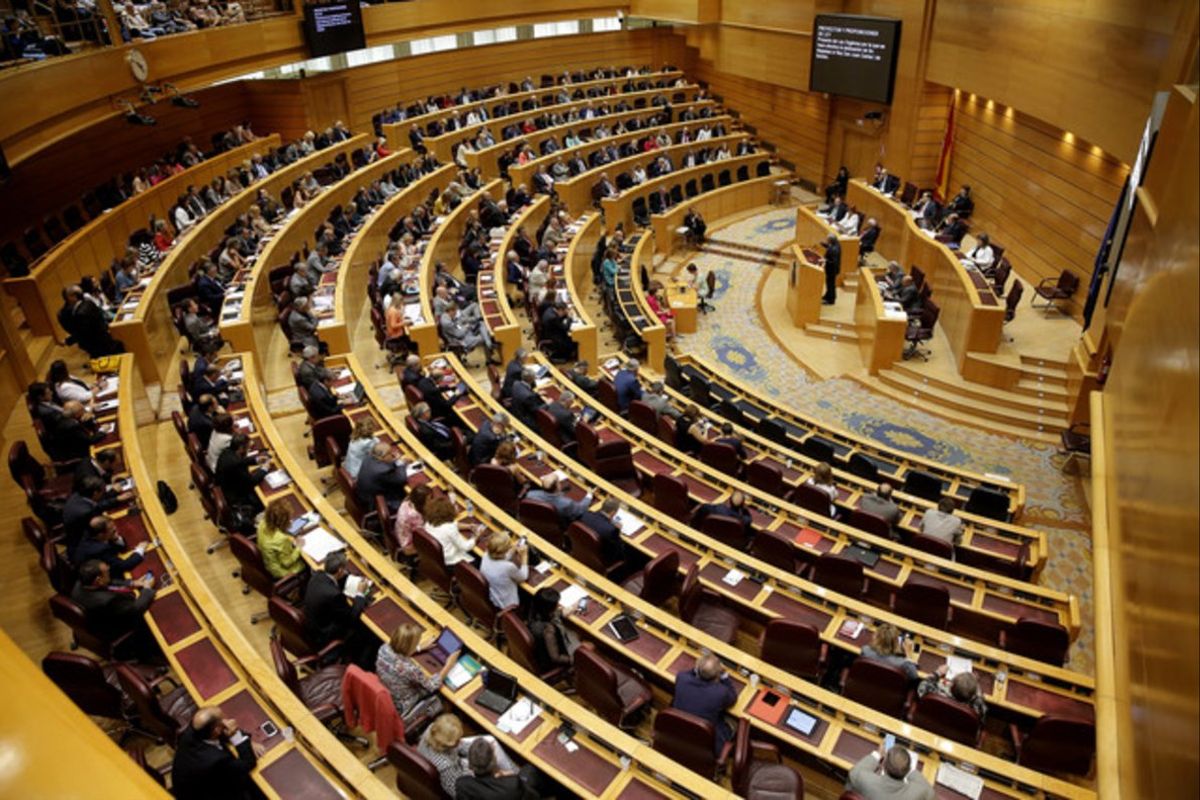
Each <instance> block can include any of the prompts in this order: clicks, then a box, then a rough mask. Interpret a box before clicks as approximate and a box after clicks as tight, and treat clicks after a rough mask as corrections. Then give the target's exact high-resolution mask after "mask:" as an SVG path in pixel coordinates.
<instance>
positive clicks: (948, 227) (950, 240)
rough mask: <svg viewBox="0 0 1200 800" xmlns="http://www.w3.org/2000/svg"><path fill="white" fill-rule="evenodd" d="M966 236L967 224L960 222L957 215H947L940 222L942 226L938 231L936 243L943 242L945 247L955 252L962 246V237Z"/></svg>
mask: <svg viewBox="0 0 1200 800" xmlns="http://www.w3.org/2000/svg"><path fill="white" fill-rule="evenodd" d="M966 235H967V223H965V222H963V221H962V218H961V217H960V216H959V215H958V214H953V213H951V214H947V215H946V218H945V219H943V220H942V225H941V227H940V228H939V229H938V235H937V238H938V241H939V242H945V243H946V246H947V247H949V248H950V249H951V250H956V249H957V248H958V247H959V245H961V244H962V240H963V237H964V236H966Z"/></svg>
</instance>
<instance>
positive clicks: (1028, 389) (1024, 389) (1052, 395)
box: [1011, 378, 1068, 404]
mask: <svg viewBox="0 0 1200 800" xmlns="http://www.w3.org/2000/svg"><path fill="white" fill-rule="evenodd" d="M1011 391H1012V392H1014V393H1016V394H1023V395H1028V396H1029V397H1044V398H1046V399H1048V400H1051V401H1053V402H1055V403H1064V404H1065V403H1066V402H1067V397H1068V395H1067V387H1066V386H1063V385H1061V384H1058V383H1048V382H1046V381H1042V382H1040V383H1039V382H1038V381H1035V380H1033V379H1032V378H1022V379H1021V380H1019V381H1017V385H1016V386H1014V387H1013V388H1012V389H1011Z"/></svg>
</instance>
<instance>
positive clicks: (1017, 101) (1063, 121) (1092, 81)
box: [926, 0, 1196, 161]
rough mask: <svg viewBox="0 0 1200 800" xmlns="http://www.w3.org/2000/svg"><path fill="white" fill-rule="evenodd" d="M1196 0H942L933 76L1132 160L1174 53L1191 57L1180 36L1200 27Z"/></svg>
mask: <svg viewBox="0 0 1200 800" xmlns="http://www.w3.org/2000/svg"><path fill="white" fill-rule="evenodd" d="M1189 6H1190V7H1191V8H1189ZM1194 6H1195V3H1194V2H1192V1H1191V0H1153V2H1145V1H1144V0H1109V1H1108V2H1103V3H1079V2H1075V1H1074V0H1047V1H1046V2H1040V3H1029V2H1025V0H989V2H975V3H939V4H938V7H937V16H936V20H935V24H934V30H933V38H932V40H931V43H930V47H929V61H928V68H927V71H926V77H927V78H928V79H929V80H931V81H935V82H937V83H941V84H945V85H947V86H956V87H958V88H961V89H962V90H963V91H968V92H975V93H976V94H980V95H983V96H984V97H988V98H991V99H993V100H995V101H996V102H999V103H1004V104H1005V105H1012V106H1015V107H1016V108H1018V109H1020V110H1021V111H1023V112H1025V113H1028V114H1031V115H1033V116H1035V117H1037V118H1039V119H1043V120H1046V121H1047V122H1049V123H1051V124H1053V125H1056V126H1058V127H1060V128H1063V129H1065V130H1069V131H1071V132H1072V133H1074V134H1075V135H1077V136H1080V137H1082V138H1083V139H1085V140H1087V141H1090V142H1095V143H1096V144H1098V145H1100V146H1101V147H1103V148H1104V149H1105V150H1107V151H1108V152H1111V153H1114V154H1116V155H1117V156H1118V157H1119V158H1121V159H1122V160H1125V161H1128V160H1130V159H1131V158H1132V157H1133V153H1134V148H1135V147H1136V146H1137V141H1138V138H1139V136H1140V135H1141V131H1142V127H1143V125H1144V124H1145V122H1146V115H1147V114H1148V113H1149V110H1150V100H1151V98H1152V96H1153V94H1154V91H1155V89H1156V88H1160V87H1158V86H1157V85H1156V84H1157V82H1158V80H1159V76H1160V71H1161V69H1162V68H1163V66H1164V64H1165V63H1166V62H1167V61H1168V60H1169V59H1171V57H1172V54H1175V55H1176V57H1177V59H1182V58H1183V56H1182V55H1181V54H1182V53H1183V52H1185V51H1186V48H1183V47H1177V46H1176V42H1177V41H1180V40H1186V39H1187V38H1192V39H1194V37H1195V35H1196V34H1195V30H1196V29H1195V25H1194V19H1195V11H1194ZM1188 13H1190V14H1191V19H1192V20H1193V23H1192V24H1191V25H1188V24H1186V19H1187V17H1186V16H1185V15H1187V14H1188ZM1181 22H1183V24H1181ZM1178 79H1179V78H1178V77H1175V76H1173V77H1170V78H1168V81H1169V82H1174V81H1176V80H1178Z"/></svg>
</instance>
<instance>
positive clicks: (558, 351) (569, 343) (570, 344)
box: [542, 298, 579, 364]
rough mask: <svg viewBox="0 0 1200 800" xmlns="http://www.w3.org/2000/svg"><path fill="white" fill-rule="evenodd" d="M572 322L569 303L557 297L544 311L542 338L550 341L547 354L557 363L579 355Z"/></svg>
mask: <svg viewBox="0 0 1200 800" xmlns="http://www.w3.org/2000/svg"><path fill="white" fill-rule="evenodd" d="M571 322H572V321H571V315H570V314H569V313H568V312H567V304H566V303H564V302H563V301H562V300H559V299H557V298H556V299H555V300H554V302H553V303H551V304H549V305H548V306H547V307H546V310H545V311H544V312H542V338H544V339H546V341H547V342H548V343H549V345H548V348H547V355H549V356H550V358H551V359H552V360H553V361H554V363H556V364H561V363H565V362H569V361H571V360H572V359H574V358H575V357H576V356H577V355H579V345H578V344H576V342H575V340H574V339H572V338H571Z"/></svg>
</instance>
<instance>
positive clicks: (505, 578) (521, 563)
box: [479, 531, 529, 609]
mask: <svg viewBox="0 0 1200 800" xmlns="http://www.w3.org/2000/svg"><path fill="white" fill-rule="evenodd" d="M527 555H528V548H527V547H526V544H525V541H524V540H520V541H518V542H517V543H516V545H515V546H514V544H513V541H512V538H511V537H509V535H508V534H507V533H505V532H504V531H493V532H492V534H491V535H490V536H488V540H487V551H486V552H485V553H484V554H483V561H482V562H481V563H480V565H479V571H480V572H482V573H483V577H484V578H486V579H487V582H488V599H489V600H491V601H492V605H493V606H495V607H496V608H498V609H505V608H511V607H513V606H516V605H518V604H520V602H521V591H520V590H521V584H522V583H523V582H524V581H526V580H528V579H529V564H528V563H527V560H526V559H527Z"/></svg>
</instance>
